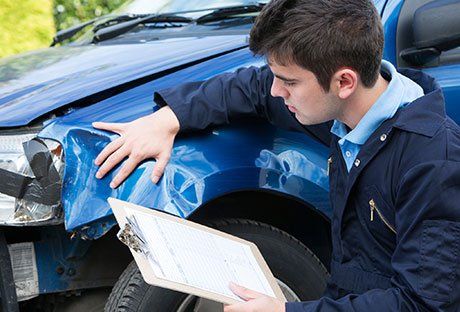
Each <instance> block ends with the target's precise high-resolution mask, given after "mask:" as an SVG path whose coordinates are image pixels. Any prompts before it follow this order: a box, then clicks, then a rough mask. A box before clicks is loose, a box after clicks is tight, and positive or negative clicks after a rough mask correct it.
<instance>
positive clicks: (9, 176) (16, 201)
mask: <svg viewBox="0 0 460 312" xmlns="http://www.w3.org/2000/svg"><path fill="white" fill-rule="evenodd" d="M63 164H64V163H63V152H62V148H61V145H60V144H59V143H57V142H55V141H52V140H44V139H40V138H37V137H36V135H35V134H30V133H27V134H7V135H0V181H1V183H0V225H11V226H23V225H44V224H57V223H62V221H63V218H62V208H61V187H62V171H63V167H64V166H63Z"/></svg>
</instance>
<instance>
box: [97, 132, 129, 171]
mask: <svg viewBox="0 0 460 312" xmlns="http://www.w3.org/2000/svg"><path fill="white" fill-rule="evenodd" d="M124 142H125V140H124V138H122V137H120V138H117V139H115V140H113V141H112V142H110V143H109V144H108V145H107V146H106V147H104V149H103V150H102V152H100V153H99V155H97V157H96V160H94V163H95V164H96V165H97V166H100V165H101V164H102V163H103V162H104V161H105V160H106V159H107V157H109V156H110V155H111V154H112V153H113V152H115V151H116V150H117V149H119V148H120V146H122V145H123V143H124ZM96 177H97V176H96ZM97 178H99V177H97Z"/></svg>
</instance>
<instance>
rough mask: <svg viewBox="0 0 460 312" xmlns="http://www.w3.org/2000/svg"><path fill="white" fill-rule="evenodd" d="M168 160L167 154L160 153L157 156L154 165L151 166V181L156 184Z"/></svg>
mask: <svg viewBox="0 0 460 312" xmlns="http://www.w3.org/2000/svg"><path fill="white" fill-rule="evenodd" d="M168 161H169V156H164V155H160V156H159V157H158V158H157V161H156V163H155V166H154V167H153V171H152V177H151V179H152V182H153V183H155V184H156V183H157V182H158V180H160V178H161V176H162V175H163V172H164V171H165V168H166V165H167V164H168Z"/></svg>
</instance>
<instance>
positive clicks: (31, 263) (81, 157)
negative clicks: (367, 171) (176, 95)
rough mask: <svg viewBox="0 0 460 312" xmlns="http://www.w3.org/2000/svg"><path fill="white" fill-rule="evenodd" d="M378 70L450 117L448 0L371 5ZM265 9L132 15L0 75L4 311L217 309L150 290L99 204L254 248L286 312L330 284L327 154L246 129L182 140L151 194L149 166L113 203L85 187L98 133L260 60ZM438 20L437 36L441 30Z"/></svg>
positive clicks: (458, 68) (174, 2) (455, 71)
mask: <svg viewBox="0 0 460 312" xmlns="http://www.w3.org/2000/svg"><path fill="white" fill-rule="evenodd" d="M374 3H375V6H376V8H377V10H378V11H379V12H380V14H381V17H382V21H383V24H384V29H385V42H386V43H385V50H384V58H385V59H386V60H389V61H390V62H392V63H393V64H395V65H396V66H399V67H412V68H418V69H422V70H423V71H424V72H426V73H428V74H430V75H431V76H433V77H435V78H436V79H437V81H438V82H439V84H440V85H441V86H442V88H443V89H444V95H445V98H446V102H447V112H448V114H449V115H450V117H451V118H452V119H454V120H456V121H457V122H459V121H460V110H459V108H458V105H456V104H457V103H458V102H459V100H460V47H459V46H460V41H459V40H458V34H459V33H460V22H459V20H458V18H457V16H456V15H455V14H449V12H458V10H460V6H459V3H458V1H457V2H455V1H444V0H410V1H403V0H374ZM263 6H264V2H253V1H248V0H221V1H213V0H211V1H201V0H197V1H180V0H169V1H142V0H134V1H130V2H129V3H128V4H127V5H126V6H124V7H123V8H122V9H120V10H119V11H116V12H114V13H112V14H110V15H107V16H102V17H99V18H97V19H94V20H91V21H88V22H85V23H83V24H81V25H77V26H74V27H72V28H70V29H67V30H64V31H61V32H59V33H58V34H57V35H56V37H55V38H54V40H53V42H52V44H51V45H52V46H51V47H49V48H46V49H42V50H38V51H33V52H28V53H24V54H21V55H17V56H13V57H9V58H5V59H2V60H0V226H1V231H0V261H1V263H2V265H1V267H0V275H1V283H2V287H0V296H1V300H2V307H3V310H2V311H17V310H18V309H19V308H20V309H21V310H23V311H64V312H70V311H88V312H89V311H102V310H104V309H105V310H106V311H176V312H185V311H198V312H205V311H219V309H221V305H220V304H218V303H216V302H212V301H209V300H205V299H202V298H198V297H195V296H191V295H188V294H183V293H178V292H174V291H171V290H166V289H162V288H158V287H154V286H151V285H147V284H146V283H145V282H144V281H143V279H142V277H141V275H140V272H139V270H138V268H137V266H136V264H135V262H134V261H133V257H132V255H131V253H130V252H129V249H128V248H127V247H126V246H124V245H123V244H122V243H121V242H120V241H119V240H118V239H117V236H116V234H117V231H118V226H117V223H116V220H115V218H114V216H113V213H112V211H111V209H110V207H109V204H108V202H107V198H108V197H114V198H118V199H121V200H125V201H128V202H131V203H134V204H137V205H141V206H145V207H148V208H151V209H156V210H159V211H164V212H166V213H169V214H173V215H175V216H178V217H181V218H186V219H189V220H192V221H195V222H198V223H202V224H205V225H208V226H212V227H214V228H217V229H219V230H222V231H226V232H228V233H231V234H234V235H237V236H240V237H242V238H245V239H248V240H251V241H253V242H255V243H256V244H257V245H258V247H259V249H260V250H261V252H262V254H263V255H264V258H265V259H266V261H267V263H268V265H269V266H270V268H271V270H272V272H273V273H274V275H275V277H276V278H277V281H278V283H279V285H280V287H281V289H282V291H283V293H284V294H285V296H286V298H287V299H288V300H290V301H296V300H297V301H300V300H302V301H304V300H311V299H315V298H318V297H319V296H320V295H321V294H322V291H323V290H324V288H325V286H326V280H327V278H328V270H329V262H330V254H331V236H330V218H331V215H332V211H331V206H330V204H329V197H328V189H329V186H328V154H329V150H328V146H327V143H326V142H324V141H323V140H321V139H320V138H315V137H310V136H308V135H306V134H303V133H298V132H292V131H287V130H282V129H279V128H275V127H273V126H272V125H270V124H268V123H266V122H265V121H262V120H257V119H247V120H246V119H243V120H239V121H238V122H237V123H233V124H232V126H225V127H213V128H210V129H206V130H204V131H199V132H194V133H188V134H181V135H180V136H179V137H178V138H177V140H176V141H175V144H174V147H173V150H172V155H171V159H170V161H169V164H168V166H167V167H166V170H165V173H164V176H163V177H162V178H161V179H160V181H159V183H157V184H153V183H152V182H151V180H150V173H151V171H152V169H153V165H154V163H155V160H148V161H144V162H143V163H141V165H140V166H139V167H138V168H137V169H136V170H135V171H134V172H133V173H132V174H131V175H130V176H129V177H128V178H127V179H126V181H125V182H124V183H123V184H121V185H120V186H119V187H118V188H116V189H112V188H110V186H109V183H110V181H111V179H112V178H113V177H114V176H115V175H116V174H117V172H118V170H119V168H120V167H119V166H118V167H116V168H115V169H114V170H112V171H111V172H110V173H109V174H107V175H106V176H105V177H104V178H103V179H100V180H99V179H97V178H96V177H95V175H96V172H97V170H98V167H97V166H95V165H94V160H95V158H96V156H97V155H98V154H99V153H100V152H101V151H102V149H103V148H104V147H105V146H106V145H107V144H108V143H109V142H111V141H112V140H113V139H115V138H116V137H117V136H116V135H115V134H113V133H110V132H107V131H103V130H98V129H95V128H93V127H92V123H93V122H94V121H104V122H129V121H132V120H135V119H137V118H139V117H141V116H145V115H147V114H150V113H152V112H153V111H155V110H157V109H159V107H158V105H157V104H156V103H155V102H154V101H153V93H154V91H155V90H161V89H165V88H170V87H174V86H175V85H178V84H180V83H182V82H189V81H201V80H205V79H209V78H211V77H212V76H215V75H218V74H221V73H226V72H233V71H235V70H236V69H238V68H240V67H248V66H262V65H264V64H265V60H264V59H262V58H258V57H254V56H253V55H252V54H251V52H250V51H249V49H248V34H249V30H250V28H251V26H252V24H253V22H254V19H255V17H256V16H257V14H258V13H259V12H260V10H261V9H262V8H263ZM439 15H442V16H444V18H443V20H442V21H439V19H437V16H439Z"/></svg>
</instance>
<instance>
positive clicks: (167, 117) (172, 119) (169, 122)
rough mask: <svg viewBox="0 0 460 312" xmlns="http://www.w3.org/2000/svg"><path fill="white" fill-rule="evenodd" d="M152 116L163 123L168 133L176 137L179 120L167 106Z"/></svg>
mask: <svg viewBox="0 0 460 312" xmlns="http://www.w3.org/2000/svg"><path fill="white" fill-rule="evenodd" d="M154 115H155V117H157V118H159V119H160V121H161V123H164V124H165V125H166V126H167V128H168V131H169V133H171V134H173V135H176V134H177V133H178V132H179V130H180V123H179V119H178V118H177V116H176V114H174V112H173V110H172V109H171V108H170V107H169V106H163V107H162V108H160V109H159V110H158V111H157V112H155V113H153V114H152V115H151V116H152V117H153V116H154Z"/></svg>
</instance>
